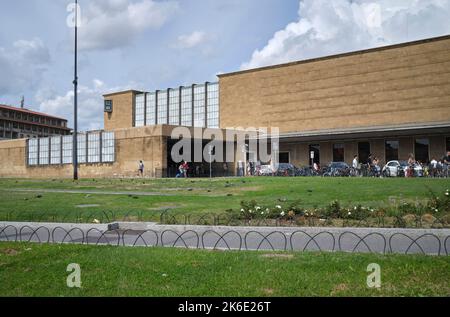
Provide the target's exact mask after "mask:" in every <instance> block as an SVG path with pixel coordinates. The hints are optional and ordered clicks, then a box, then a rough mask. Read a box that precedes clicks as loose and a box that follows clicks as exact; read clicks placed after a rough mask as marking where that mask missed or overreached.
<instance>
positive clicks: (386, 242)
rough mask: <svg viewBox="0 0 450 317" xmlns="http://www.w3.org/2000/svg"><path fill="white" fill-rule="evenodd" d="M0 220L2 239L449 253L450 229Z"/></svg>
mask: <svg viewBox="0 0 450 317" xmlns="http://www.w3.org/2000/svg"><path fill="white" fill-rule="evenodd" d="M114 225H115V227H114V228H111V227H110V228H109V229H113V230H109V229H108V225H106V224H103V225H91V224H49V223H48V224H44V223H28V224H26V223H14V222H3V223H0V241H32V242H53V243H61V242H64V243H87V244H98V245H120V246H163V247H186V248H205V249H225V250H228V249H229V250H264V251H271V250H275V251H282V250H294V251H303V250H308V251H310V250H323V251H344V252H375V253H390V252H392V253H403V254H405V253H407V254H414V253H423V254H429V255H438V254H439V255H448V254H449V253H450V229H374V228H268V227H211V226H172V225H158V224H155V223H117V224H114Z"/></svg>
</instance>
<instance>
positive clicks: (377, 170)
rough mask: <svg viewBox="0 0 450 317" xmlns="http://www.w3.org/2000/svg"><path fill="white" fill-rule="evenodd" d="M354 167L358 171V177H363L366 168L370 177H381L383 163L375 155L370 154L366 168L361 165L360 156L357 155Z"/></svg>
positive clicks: (353, 163) (354, 158) (354, 159)
mask: <svg viewBox="0 0 450 317" xmlns="http://www.w3.org/2000/svg"><path fill="white" fill-rule="evenodd" d="M352 167H353V169H354V170H355V171H356V174H357V175H361V173H362V170H363V168H366V169H367V174H368V175H373V176H381V161H380V159H379V158H378V157H377V156H375V155H373V154H369V157H368V158H367V164H366V165H365V166H364V165H363V164H360V163H359V156H358V155H355V156H354V157H353V162H352Z"/></svg>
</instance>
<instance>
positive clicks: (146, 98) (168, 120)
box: [135, 83, 219, 128]
mask: <svg viewBox="0 0 450 317" xmlns="http://www.w3.org/2000/svg"><path fill="white" fill-rule="evenodd" d="M206 85H207V86H206V92H205V85H204V84H203V85H195V86H194V89H192V87H181V89H169V90H164V91H158V93H156V92H150V93H144V94H139V95H137V96H136V100H135V126H136V127H143V126H145V125H155V124H170V125H181V126H192V124H194V127H203V128H204V127H208V128H219V83H208V84H206ZM180 92H181V96H180ZM192 92H193V94H192ZM206 95H207V98H206ZM156 105H158V106H156ZM192 106H194V107H192ZM156 107H158V109H156ZM192 109H193V110H194V113H192ZM180 110H181V113H180ZM205 111H207V118H206V120H207V122H206V123H205ZM167 115H169V117H167ZM180 115H181V116H180Z"/></svg>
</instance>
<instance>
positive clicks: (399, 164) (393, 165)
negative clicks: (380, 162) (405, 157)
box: [382, 161, 423, 177]
mask: <svg viewBox="0 0 450 317" xmlns="http://www.w3.org/2000/svg"><path fill="white" fill-rule="evenodd" d="M408 168H409V166H408V162H407V161H389V162H387V163H386V165H385V166H384V167H383V170H382V175H383V176H385V177H404V176H405V175H406V170H407V169H408ZM414 176H415V177H422V176H423V168H422V166H421V165H420V164H417V163H416V164H414Z"/></svg>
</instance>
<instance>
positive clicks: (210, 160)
mask: <svg viewBox="0 0 450 317" xmlns="http://www.w3.org/2000/svg"><path fill="white" fill-rule="evenodd" d="M209 178H210V179H212V146H211V145H210V146H209Z"/></svg>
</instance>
